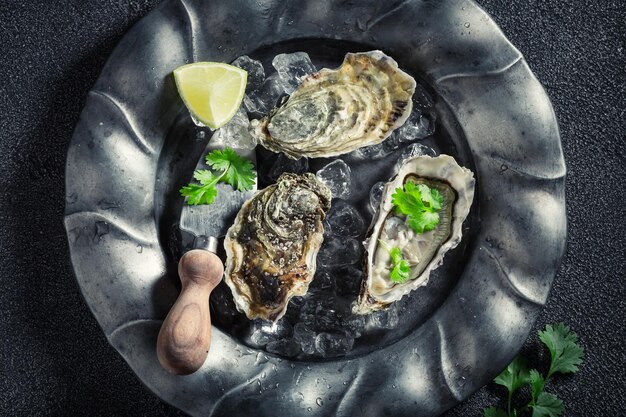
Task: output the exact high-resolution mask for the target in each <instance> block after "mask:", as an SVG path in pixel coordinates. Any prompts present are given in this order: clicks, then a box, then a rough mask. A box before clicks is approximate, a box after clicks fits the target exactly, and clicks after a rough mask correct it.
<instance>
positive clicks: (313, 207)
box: [224, 173, 332, 320]
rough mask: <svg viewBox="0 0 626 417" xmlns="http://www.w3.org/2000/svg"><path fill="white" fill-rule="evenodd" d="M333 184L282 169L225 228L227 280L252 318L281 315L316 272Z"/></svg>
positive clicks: (237, 302) (239, 307)
mask: <svg viewBox="0 0 626 417" xmlns="http://www.w3.org/2000/svg"><path fill="white" fill-rule="evenodd" d="M331 198H332V197H331V192H330V190H329V189H328V188H327V187H326V186H325V185H324V184H323V183H321V182H320V181H319V180H317V178H316V177H315V176H314V175H313V174H303V175H296V174H289V173H286V174H283V175H281V176H280V178H279V179H278V181H277V183H276V184H274V185H270V186H269V187H267V188H265V189H263V190H260V191H258V192H257V193H256V194H255V195H254V196H253V197H252V198H251V199H249V200H248V201H246V202H245V203H244V205H243V206H242V208H241V210H240V211H239V213H238V214H237V217H236V218H235V222H234V224H233V226H231V228H230V229H229V230H228V232H227V233H226V239H225V241H224V247H225V249H226V254H227V256H228V259H227V261H226V268H225V278H224V279H225V281H226V283H227V284H228V286H229V287H230V289H231V291H232V293H233V298H234V300H235V304H236V305H237V308H238V309H239V310H240V311H242V312H244V313H245V314H246V316H247V317H248V318H249V319H254V318H263V319H266V320H278V319H280V318H281V317H282V316H283V315H284V314H285V312H286V310H287V304H288V303H289V300H290V299H291V297H293V296H301V295H304V294H305V293H306V292H307V290H308V287H309V283H310V282H311V280H312V279H313V276H314V274H315V262H316V257H317V252H318V251H319V248H320V246H321V244H322V241H323V232H324V228H323V225H322V221H323V220H324V217H325V215H326V212H327V211H328V209H329V208H330V201H331Z"/></svg>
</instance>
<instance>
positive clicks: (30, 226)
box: [0, 0, 626, 417]
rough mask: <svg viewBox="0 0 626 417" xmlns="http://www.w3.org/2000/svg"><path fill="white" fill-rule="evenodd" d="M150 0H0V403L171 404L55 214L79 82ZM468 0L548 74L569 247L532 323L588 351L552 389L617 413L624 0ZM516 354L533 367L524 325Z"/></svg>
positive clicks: (571, 407)
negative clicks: (142, 371)
mask: <svg viewBox="0 0 626 417" xmlns="http://www.w3.org/2000/svg"><path fill="white" fill-rule="evenodd" d="M157 3H158V2H157V1H155V0H139V1H134V0H126V1H113V0H98V1H96V0H89V1H82V0H63V1H56V2H49V1H45V0H37V1H28V2H17V1H11V0H6V1H2V2H0V45H1V46H0V51H1V54H0V109H1V113H0V115H1V116H0V225H1V226H0V338H1V343H0V415H1V416H16V417H17V416H90V417H92V416H181V415H182V413H181V412H179V411H177V410H175V409H173V408H171V407H169V406H168V405H166V404H164V403H163V402H161V401H160V400H159V399H158V398H156V397H155V396H153V395H152V394H151V393H150V392H149V391H148V390H147V389H145V388H144V387H143V385H142V384H141V383H140V382H139V381H138V380H137V378H136V377H135V376H134V374H133V373H132V372H131V370H130V369H129V368H128V367H127V366H126V364H125V363H124V361H123V360H122V358H121V357H120V356H118V354H117V353H116V352H115V351H114V350H113V348H111V347H110V346H109V345H108V343H107V341H106V339H105V337H104V335H103V334H102V332H101V331H100V329H99V327H98V325H97V323H96V321H95V319H94V318H93V317H92V316H91V313H90V312H89V308H88V307H87V305H86V304H85V303H84V301H83V299H82V298H81V295H80V293H79V291H78V287H77V285H76V283H75V281H74V277H73V274H72V270H71V265H70V262H69V254H68V248H67V244H66V238H65V231H64V229H63V223H62V215H63V205H64V164H65V154H66V151H67V147H68V144H69V140H70V137H71V134H72V130H73V127H74V125H75V124H76V122H77V119H78V115H79V112H80V110H81V108H82V106H83V103H84V101H85V98H86V95H87V92H88V90H89V89H90V88H91V86H92V85H93V83H94V82H95V80H96V78H97V76H98V73H99V71H100V69H101V68H102V66H103V64H104V61H105V60H106V58H107V56H108V55H109V54H110V52H111V51H112V49H113V47H114V46H115V44H116V43H117V42H118V41H119V40H120V39H121V37H122V36H123V35H124V33H125V32H126V31H127V30H128V28H129V27H130V26H131V25H132V24H133V23H135V22H136V21H137V20H139V19H140V18H141V17H142V16H144V15H145V14H146V13H147V12H149V11H150V10H151V9H152V8H153V7H154V6H155V5H156V4H157ZM480 4H481V5H482V6H483V7H484V8H485V9H486V10H487V11H488V12H489V13H490V14H491V15H492V16H493V17H494V19H495V20H496V22H498V24H500V25H501V27H502V29H503V31H504V32H505V34H506V35H507V36H508V37H509V39H510V40H511V41H512V42H513V43H514V44H515V45H516V46H517V47H518V48H519V49H520V50H521V51H522V53H523V54H524V55H525V57H526V59H527V60H528V62H529V64H530V67H531V68H532V69H533V71H534V72H535V74H536V75H537V77H538V78H539V80H540V81H541V82H542V83H543V84H544V85H545V87H546V90H547V92H548V95H549V96H550V98H551V99H552V102H553V104H554V107H555V110H556V114H557V117H558V119H559V121H560V126H561V133H562V139H563V147H564V151H565V159H566V162H567V165H568V170H569V171H568V172H569V173H568V177H567V198H568V204H567V214H568V222H569V238H568V249H567V253H566V255H565V258H564V260H563V264H562V266H561V268H560V271H559V273H558V275H557V277H556V280H555V284H554V287H553V290H552V293H551V296H550V299H549V301H548V304H547V306H546V308H545V309H544V310H543V313H542V314H541V316H540V318H539V320H538V322H537V324H536V329H540V328H542V327H543V326H544V325H545V324H546V323H551V322H557V321H564V322H566V323H568V324H570V325H571V327H572V328H573V329H574V330H575V331H576V332H577V333H578V334H579V336H580V338H581V343H582V344H583V346H584V347H585V349H586V358H585V362H584V365H583V366H582V370H581V372H580V373H579V374H577V375H574V376H568V377H557V378H556V379H555V381H554V382H553V383H551V385H550V387H549V390H550V391H551V392H554V393H556V394H558V395H559V397H561V398H562V399H563V400H564V402H565V405H566V412H565V415H566V416H581V417H582V416H584V417H588V416H626V411H624V410H625V409H626V381H625V375H626V365H625V364H626V349H625V347H624V345H625V344H626V332H625V331H624V323H626V314H625V310H626V291H625V288H626V285H625V280H626V272H625V269H626V245H625V238H624V235H625V234H626V208H625V204H626V198H625V196H624V194H625V193H626V187H625V186H624V182H625V180H626V168H625V164H626V118H625V114H626V50H625V49H626V3H625V2H624V1H623V0H600V1H597V0H579V1H575V0H517V1H513V2H504V1H501V0H500V1H498V0H481V1H480ZM523 352H524V353H527V354H528V355H529V356H531V357H532V360H531V361H532V362H533V364H535V363H539V364H540V366H543V365H545V363H546V362H545V360H546V357H545V353H544V352H543V351H542V348H541V345H540V344H539V342H538V341H537V339H536V337H534V336H533V337H531V338H530V339H529V340H528V342H527V343H526V345H525V346H524V348H523ZM537 352H541V353H537ZM500 394H501V391H500V390H499V389H498V388H497V387H495V386H492V385H488V386H487V387H485V388H483V389H481V390H480V391H478V392H477V393H476V394H474V395H473V396H472V397H470V398H469V399H468V400H467V401H465V402H464V403H463V404H461V405H459V406H457V407H456V408H454V409H453V410H451V411H450V412H448V413H447V414H446V417H456V416H479V415H482V410H483V408H484V407H486V406H489V405H495V404H497V403H498V400H499V398H501V397H500V396H499V395H500Z"/></svg>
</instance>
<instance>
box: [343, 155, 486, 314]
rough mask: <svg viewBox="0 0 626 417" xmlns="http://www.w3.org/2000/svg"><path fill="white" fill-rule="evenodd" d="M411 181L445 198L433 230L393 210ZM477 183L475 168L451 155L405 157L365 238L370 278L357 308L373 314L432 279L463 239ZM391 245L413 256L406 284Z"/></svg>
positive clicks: (357, 310) (362, 312)
mask: <svg viewBox="0 0 626 417" xmlns="http://www.w3.org/2000/svg"><path fill="white" fill-rule="evenodd" d="M408 181H412V182H414V183H416V184H425V185H427V186H428V187H429V188H431V189H436V190H438V191H439V194H440V195H441V196H442V197H443V204H442V207H441V209H440V210H439V223H438V224H437V226H436V227H435V229H434V230H431V231H428V232H424V233H416V232H415V231H413V229H411V228H410V227H409V226H408V225H407V221H406V216H404V215H402V214H397V213H396V212H395V211H394V206H393V204H392V194H393V193H394V192H395V190H396V188H403V187H404V184H405V183H406V182H408ZM474 183H475V181H474V175H473V174H472V172H471V171H470V170H468V169H466V168H462V167H461V166H459V165H458V164H457V163H456V161H455V160H454V158H452V157H450V156H448V155H441V156H438V157H434V158H432V157H430V156H418V157H415V158H411V159H408V160H407V161H405V163H404V164H403V165H402V167H401V168H400V170H399V172H398V175H397V176H396V177H395V178H394V179H393V180H392V181H391V182H389V183H387V184H386V185H385V188H384V189H383V199H382V201H381V203H380V206H379V207H378V213H377V215H376V216H375V218H374V220H373V222H372V226H371V229H370V230H371V233H370V236H369V238H368V240H367V241H366V243H365V245H366V252H367V253H366V262H367V264H366V268H367V269H366V279H365V280H364V281H363V283H362V286H361V293H360V295H359V297H358V299H357V301H356V303H355V305H354V306H353V311H354V312H355V313H357V314H368V313H370V312H372V311H375V310H382V309H384V308H387V307H388V306H389V305H390V304H391V303H393V302H394V301H397V300H399V299H400V298H402V297H403V296H405V295H406V294H408V293H409V292H411V291H412V290H414V289H416V288H418V287H421V286H423V285H426V284H427V282H428V278H429V275H430V273H431V272H432V271H433V270H434V269H436V268H437V267H438V266H439V265H441V263H442V262H443V257H444V255H445V254H446V252H448V251H449V250H450V249H452V248H454V247H456V246H457V245H458V244H459V242H460V241H461V235H462V231H461V226H462V224H463V221H464V220H465V218H466V217H467V215H468V213H469V210H470V206H471V205H472V200H473V198H474ZM381 242H382V243H381ZM385 245H386V246H387V247H385ZM389 247H397V248H399V249H400V250H401V252H402V255H403V258H404V259H405V260H406V261H408V264H409V266H410V271H409V277H408V280H407V281H405V282H404V283H396V282H393V281H392V280H391V277H390V270H391V256H390V254H389V250H388V248H389Z"/></svg>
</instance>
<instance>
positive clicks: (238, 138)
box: [210, 107, 256, 149]
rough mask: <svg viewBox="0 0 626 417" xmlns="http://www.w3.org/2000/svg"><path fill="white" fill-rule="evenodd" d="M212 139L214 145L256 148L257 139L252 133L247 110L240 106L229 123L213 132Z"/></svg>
mask: <svg viewBox="0 0 626 417" xmlns="http://www.w3.org/2000/svg"><path fill="white" fill-rule="evenodd" d="M210 141H211V143H212V144H214V145H218V146H230V147H232V148H234V149H254V147H255V146H256V139H255V138H254V137H253V136H252V135H251V134H250V120H249V119H248V115H247V114H246V112H245V110H244V109H243V108H242V107H240V108H239V110H238V111H237V113H235V115H234V116H233V118H232V119H230V121H229V122H228V123H226V124H225V125H224V126H222V127H220V128H219V129H217V130H216V131H215V132H214V133H213V136H212V137H211V139H210Z"/></svg>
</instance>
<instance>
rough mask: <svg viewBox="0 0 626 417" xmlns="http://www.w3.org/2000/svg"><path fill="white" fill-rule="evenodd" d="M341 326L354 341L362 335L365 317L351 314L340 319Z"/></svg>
mask: <svg viewBox="0 0 626 417" xmlns="http://www.w3.org/2000/svg"><path fill="white" fill-rule="evenodd" d="M341 325H342V327H343V328H344V329H345V330H346V331H347V332H348V334H350V336H352V337H354V338H355V339H356V338H357V337H361V335H362V334H363V329H364V328H365V316H361V315H358V314H351V315H349V316H347V317H344V318H343V319H342V321H341Z"/></svg>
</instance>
